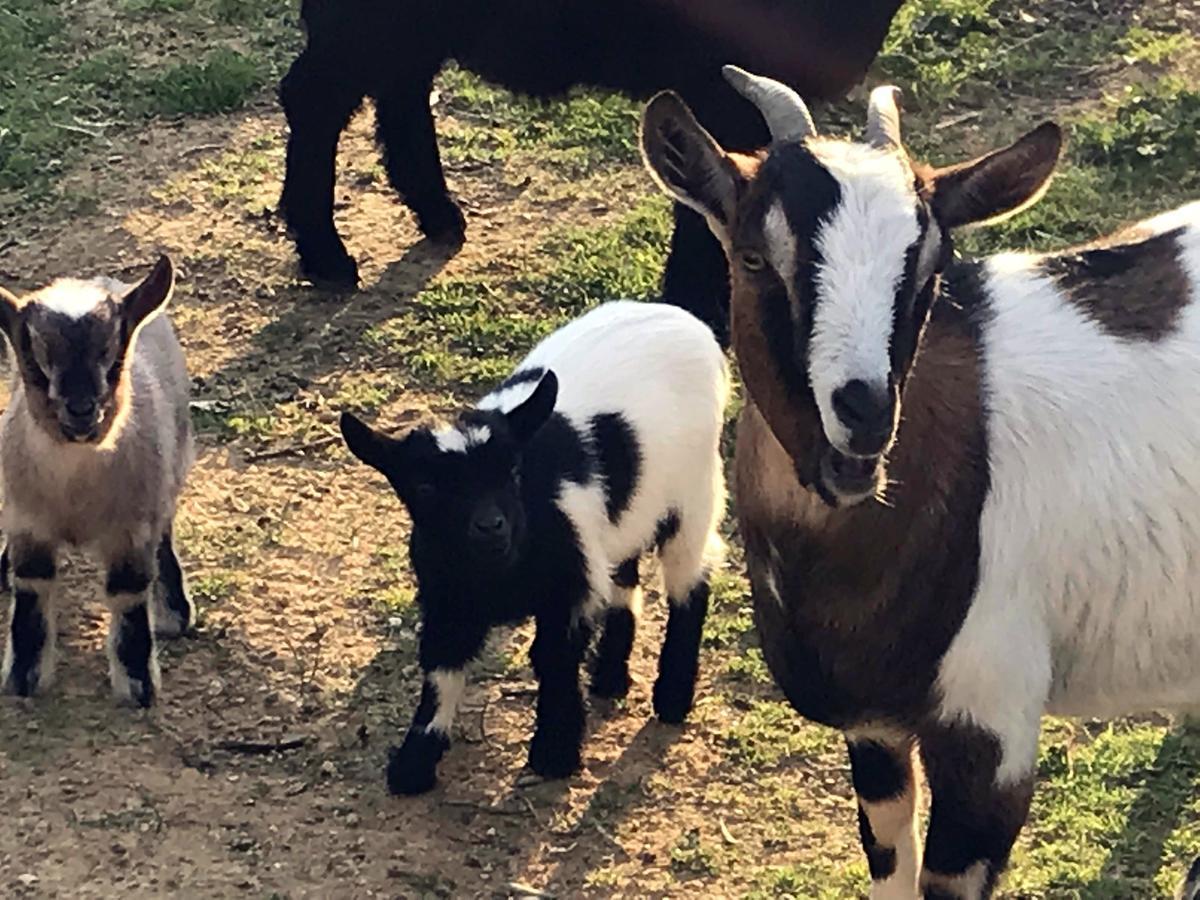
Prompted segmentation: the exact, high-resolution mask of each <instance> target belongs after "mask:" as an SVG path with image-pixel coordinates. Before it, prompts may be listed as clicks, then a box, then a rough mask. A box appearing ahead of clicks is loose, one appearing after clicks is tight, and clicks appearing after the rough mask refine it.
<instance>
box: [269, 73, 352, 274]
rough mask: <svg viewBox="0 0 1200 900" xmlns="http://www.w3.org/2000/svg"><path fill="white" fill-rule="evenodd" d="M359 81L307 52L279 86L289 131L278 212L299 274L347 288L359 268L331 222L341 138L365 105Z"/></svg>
mask: <svg viewBox="0 0 1200 900" xmlns="http://www.w3.org/2000/svg"><path fill="white" fill-rule="evenodd" d="M357 78H358V76H357V75H356V74H355V72H354V71H353V70H352V69H351V68H349V67H347V66H346V65H345V64H344V61H342V60H339V59H337V58H336V57H331V56H320V55H318V54H314V53H313V52H312V51H311V50H305V51H304V52H303V53H301V54H300V55H299V56H298V57H296V61H295V62H294V63H292V67H291V69H289V70H288V73H287V75H286V76H284V79H283V81H282V83H281V84H280V86H279V99H280V103H281V104H282V106H283V111H284V115H285V116H286V117H287V123H288V129H289V134H288V143H287V163H286V168H285V171H284V178H283V194H282V196H281V197H280V201H279V207H280V211H281V212H282V213H283V216H284V219H285V220H286V222H287V225H288V229H289V230H290V231H291V233H292V235H293V236H294V237H295V239H296V250H297V252H298V253H299V254H300V268H301V271H302V272H303V273H304V274H305V275H306V276H307V277H309V278H311V279H313V280H314V281H323V282H329V283H333V284H337V285H345V286H347V287H353V286H355V285H356V284H358V266H357V265H356V264H355V262H354V259H353V257H351V256H350V254H349V253H347V252H346V245H345V244H343V243H342V239H341V238H340V237H339V236H338V233H337V228H336V226H335V225H334V223H333V190H334V183H335V178H336V169H337V148H338V138H339V137H340V136H341V133H342V129H344V128H345V127H346V124H347V123H348V122H349V121H350V117H351V116H352V115H354V111H355V110H356V109H358V107H359V105H360V104H361V103H362V98H363V91H362V90H358V89H356V85H355V82H356V80H357Z"/></svg>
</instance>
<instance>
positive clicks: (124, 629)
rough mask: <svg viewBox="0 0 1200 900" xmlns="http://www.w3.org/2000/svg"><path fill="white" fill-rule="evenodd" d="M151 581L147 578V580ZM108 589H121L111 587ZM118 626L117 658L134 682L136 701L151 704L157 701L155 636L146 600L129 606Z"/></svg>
mask: <svg viewBox="0 0 1200 900" xmlns="http://www.w3.org/2000/svg"><path fill="white" fill-rule="evenodd" d="M109 580H110V581H111V580H112V579H111V577H110V579H109ZM149 583H150V582H149V579H147V580H146V584H147V585H148V584H149ZM142 590H145V586H143V588H142ZM109 593H120V592H118V591H112V590H110V591H109ZM129 593H135V592H132V591H131V592H129ZM117 627H118V628H119V631H118V632H117V661H118V662H119V663H120V665H121V666H122V668H124V670H125V673H126V674H127V675H128V676H129V678H130V680H131V681H132V682H134V684H135V691H136V693H135V694H134V697H133V699H134V701H135V702H136V703H137V704H138V705H139V706H141V707H143V708H145V707H148V706H150V705H151V704H152V703H153V702H154V684H153V683H152V682H151V680H150V659H151V657H152V656H153V654H154V637H153V636H152V635H151V634H150V611H149V609H148V608H147V606H146V604H145V603H139V604H137V605H136V606H133V607H130V608H129V609H127V610H126V611H125V612H124V613H123V614H122V615H121V621H120V623H119V625H118V626H117Z"/></svg>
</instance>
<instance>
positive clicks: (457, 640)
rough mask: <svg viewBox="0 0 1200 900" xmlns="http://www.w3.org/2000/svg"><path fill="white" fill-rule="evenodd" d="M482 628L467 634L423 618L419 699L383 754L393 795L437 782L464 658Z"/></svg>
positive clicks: (479, 640)
mask: <svg viewBox="0 0 1200 900" xmlns="http://www.w3.org/2000/svg"><path fill="white" fill-rule="evenodd" d="M486 634H487V632H486V631H481V632H474V633H468V631H467V629H466V628H465V627H463V625H462V624H461V623H460V624H459V625H458V626H457V627H455V626H454V625H453V624H450V623H437V622H430V621H429V620H428V619H427V620H426V621H425V623H424V625H423V627H422V630H421V651H420V656H421V670H422V671H423V672H424V673H425V679H424V683H423V684H422V686H421V700H420V702H419V703H418V704H417V711H416V714H415V715H414V716H413V720H412V724H411V725H410V726H409V728H408V734H406V735H405V736H404V743H403V744H401V745H400V746H399V747H392V748H391V750H390V752H389V753H388V767H387V782H388V790H389V791H391V792H392V793H393V794H423V793H425V792H426V791H429V790H432V789H433V786H434V785H435V784H437V766H438V762H439V761H440V760H441V758H442V756H443V754H445V752H446V751H447V750H448V749H449V748H450V726H451V725H452V724H454V714H455V712H456V711H457V710H458V704H459V702H460V701H461V700H462V696H463V692H464V690H465V689H466V683H467V673H466V668H467V665H468V663H470V661H471V660H473V659H474V658H475V657H476V656H477V655H478V653H479V651H480V649H481V648H482V647H483V640H484V638H485V637H486Z"/></svg>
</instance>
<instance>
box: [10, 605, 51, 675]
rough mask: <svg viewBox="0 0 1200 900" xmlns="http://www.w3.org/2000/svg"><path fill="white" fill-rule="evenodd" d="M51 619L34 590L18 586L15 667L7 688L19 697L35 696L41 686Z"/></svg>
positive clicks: (14, 609)
mask: <svg viewBox="0 0 1200 900" xmlns="http://www.w3.org/2000/svg"><path fill="white" fill-rule="evenodd" d="M47 626H48V623H47V622H46V617H45V615H43V613H42V609H41V606H40V604H39V602H38V595H37V594H35V593H34V592H33V591H26V590H18V591H17V592H16V594H15V595H14V596H13V614H12V633H11V635H10V637H11V640H12V654H13V663H12V671H11V672H10V673H9V676H8V683H7V684H6V685H5V686H4V689H5V691H7V692H9V693H13V694H16V695H17V696H19V697H29V696H32V695H33V693H34V691H36V690H37V686H38V676H39V674H40V673H39V671H38V664H39V663H40V662H41V659H42V651H43V650H44V649H45V646H46V638H47V637H48V627H47Z"/></svg>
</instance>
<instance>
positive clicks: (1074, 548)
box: [642, 69, 1200, 898]
mask: <svg viewBox="0 0 1200 900" xmlns="http://www.w3.org/2000/svg"><path fill="white" fill-rule="evenodd" d="M727 77H728V78H729V79H730V81H731V82H732V83H733V84H735V86H737V87H738V88H739V89H740V90H741V91H742V93H743V94H744V95H745V96H746V97H748V98H749V99H751V100H753V101H754V102H755V103H756V105H757V106H758V107H759V108H760V109H761V110H762V112H763V113H764V115H765V116H766V118H767V119H768V122H769V124H770V126H771V131H772V135H773V142H772V144H771V145H770V146H769V147H768V148H767V149H766V150H765V151H764V152H763V153H761V154H759V155H757V156H753V157H751V156H742V155H737V154H730V153H726V152H725V151H724V150H723V149H722V148H721V147H720V146H719V145H718V144H717V143H716V142H715V141H714V140H713V138H712V137H711V136H710V135H708V134H707V133H706V132H705V131H704V130H703V129H702V128H701V126H700V125H699V124H698V123H697V122H696V120H695V119H694V117H693V116H692V115H691V113H690V111H689V110H688V109H687V107H686V106H685V105H684V103H683V102H682V101H681V100H680V99H679V98H678V97H676V96H674V95H671V94H660V95H659V96H658V97H656V98H655V99H654V100H652V101H651V103H650V104H649V106H648V107H647V109H646V112H645V116H644V120H643V133H642V146H643V151H644V155H645V158H646V160H647V163H648V165H649V167H650V169H651V171H652V172H653V173H654V175H655V177H656V178H657V179H658V181H659V182H660V183H661V185H662V186H663V187H664V188H665V189H666V191H667V192H668V193H669V194H671V195H672V196H673V197H675V198H676V199H677V200H680V201H682V202H684V203H688V204H690V205H691V206H693V207H694V208H695V209H697V210H698V211H700V212H701V213H702V214H703V215H704V216H705V217H706V219H707V220H708V222H709V225H710V227H711V228H712V229H713V231H714V232H715V233H716V235H717V236H718V238H719V239H720V240H721V242H722V243H723V245H724V247H725V250H726V252H727V254H728V257H729V260H730V269H731V272H732V279H733V291H732V306H731V309H732V325H733V344H734V348H735V350H736V353H737V357H738V361H739V364H740V368H741V373H742V377H743V379H744V381H745V384H746V387H747V391H748V393H749V401H750V402H748V403H747V404H746V407H745V410H744V412H743V414H742V417H741V421H740V423H739V432H738V446H737V463H736V495H737V504H738V515H739V517H740V520H741V525H742V530H743V534H744V537H745V541H746V553H747V559H748V562H749V566H750V572H751V581H752V591H753V601H754V610H755V621H756V624H757V626H758V629H759V632H760V633H761V636H762V643H763V650H764V654H765V656H766V660H767V663H768V665H769V667H770V669H771V672H772V674H773V675H774V677H775V679H776V681H777V682H778V683H779V685H780V687H781V688H782V689H783V691H784V692H785V694H786V695H787V697H788V700H789V701H790V702H791V704H792V705H793V706H794V707H795V708H796V709H797V710H798V711H799V712H800V713H802V714H803V715H805V716H807V717H808V718H811V719H814V720H816V721H819V722H823V723H826V724H828V725H832V726H834V727H837V728H840V729H842V730H843V731H844V732H845V734H846V738H847V742H848V745H849V751H850V762H851V769H852V775H853V781H854V786H855V790H856V792H857V794H858V799H859V821H860V825H861V833H862V838H863V846H864V849H865V851H866V855H867V859H868V862H869V865H870V871H871V876H872V879H873V887H872V896H873V897H903V898H909V897H913V896H916V895H918V893H920V894H922V895H923V896H924V897H926V898H935V897H936V898H979V897H986V896H989V895H990V894H991V892H992V891H993V889H994V887H995V884H996V880H997V877H998V876H999V874H1000V873H1001V871H1002V870H1003V868H1004V866H1005V865H1006V863H1007V860H1008V856H1009V852H1010V849H1011V847H1012V844H1013V841H1014V840H1015V838H1016V836H1017V834H1018V832H1019V831H1020V829H1021V827H1022V825H1023V824H1024V822H1025V819H1026V816H1027V814H1028V808H1029V802H1030V797H1031V795H1032V791H1033V779H1034V772H1035V764H1036V757H1037V740H1038V732H1039V724H1040V719H1041V717H1042V715H1043V713H1045V712H1054V713H1059V714H1067V715H1086V716H1110V715H1115V714H1120V713H1127V712H1135V711H1141V710H1147V709H1150V708H1181V707H1187V706H1190V705H1194V703H1195V699H1196V697H1197V696H1198V695H1200V405H1198V404H1197V403H1196V400H1195V398H1196V395H1197V393H1198V392H1200V288H1198V285H1200V204H1193V205H1191V206H1188V207H1184V208H1182V209H1179V210H1176V211H1174V212H1171V213H1167V214H1165V215H1163V216H1160V217H1159V218H1156V219H1153V220H1150V221H1148V222H1145V223H1143V224H1142V225H1141V226H1139V227H1138V228H1137V229H1136V230H1134V231H1133V232H1130V233H1128V234H1127V235H1125V236H1120V237H1117V238H1113V239H1109V240H1106V241H1104V242H1101V243H1099V244H1097V245H1095V246H1093V247H1088V248H1081V249H1077V250H1073V251H1068V252H1065V253H1060V254H1054V255H1033V254H1000V255H997V256H992V257H989V258H987V259H984V260H981V261H974V262H972V261H965V260H964V261H960V260H956V259H955V258H954V255H953V252H952V245H951V237H950V236H951V233H952V232H953V230H954V229H956V228H958V227H960V226H963V225H967V224H970V223H974V222H982V221H987V220H991V219H995V218H997V217H999V216H1003V215H1006V214H1008V213H1011V212H1013V211H1015V210H1017V209H1020V208H1021V207H1023V206H1025V205H1026V204H1028V203H1031V202H1033V201H1034V200H1036V199H1037V197H1038V196H1039V194H1040V192H1041V191H1042V190H1043V189H1044V188H1045V186H1046V184H1047V182H1048V179H1049V177H1050V175H1051V172H1052V171H1053V169H1054V166H1055V164H1056V162H1057V159H1058V156H1059V152H1060V145H1061V135H1060V132H1059V129H1058V128H1057V127H1056V126H1054V125H1053V124H1045V125H1042V126H1041V127H1039V128H1037V129H1036V130H1034V131H1032V132H1030V133H1029V134H1027V135H1026V136H1024V137H1023V138H1021V139H1020V140H1018V141H1017V142H1016V143H1014V144H1012V145H1011V146H1010V147H1007V148H1005V149H1003V150H999V151H997V152H995V153H992V154H989V155H987V156H984V157H982V158H980V159H978V160H975V161H973V162H969V163H964V164H962V165H959V166H953V167H950V168H945V169H931V168H929V167H925V166H919V165H914V164H913V163H912V162H911V161H910V160H909V158H908V156H907V154H906V153H905V151H904V149H903V146H902V144H901V141H900V136H899V118H900V116H899V109H898V106H897V102H896V91H895V90H894V89H892V88H879V89H877V90H876V91H875V92H873V93H872V95H871V101H870V110H869V116H868V128H867V140H866V141H865V142H864V143H851V142H848V141H840V140H830V139H826V138H822V137H819V136H818V135H817V134H816V131H815V129H814V127H813V123H812V119H811V117H810V116H809V114H808V111H807V110H806V109H805V107H804V104H803V102H802V101H801V100H800V98H799V97H797V96H796V95H795V93H794V92H792V91H791V90H789V89H788V88H786V87H784V86H783V85H780V84H778V83H775V82H771V81H768V80H766V79H761V78H757V77H755V76H751V75H748V74H747V73H745V72H742V71H741V70H737V69H731V70H729V71H727ZM917 754H919V755H920V758H921V760H922V762H923V764H924V770H925V774H926V776H927V778H928V781H929V785H930V789H931V792H932V812H931V818H930V822H929V828H928V832H927V835H926V840H925V846H924V851H923V853H922V850H921V844H920V840H919V838H918V836H917V833H916V811H917V806H918V802H917V801H918V797H917V791H918V789H917V779H916V777H915V776H914V761H915V758H916V755H917Z"/></svg>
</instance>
